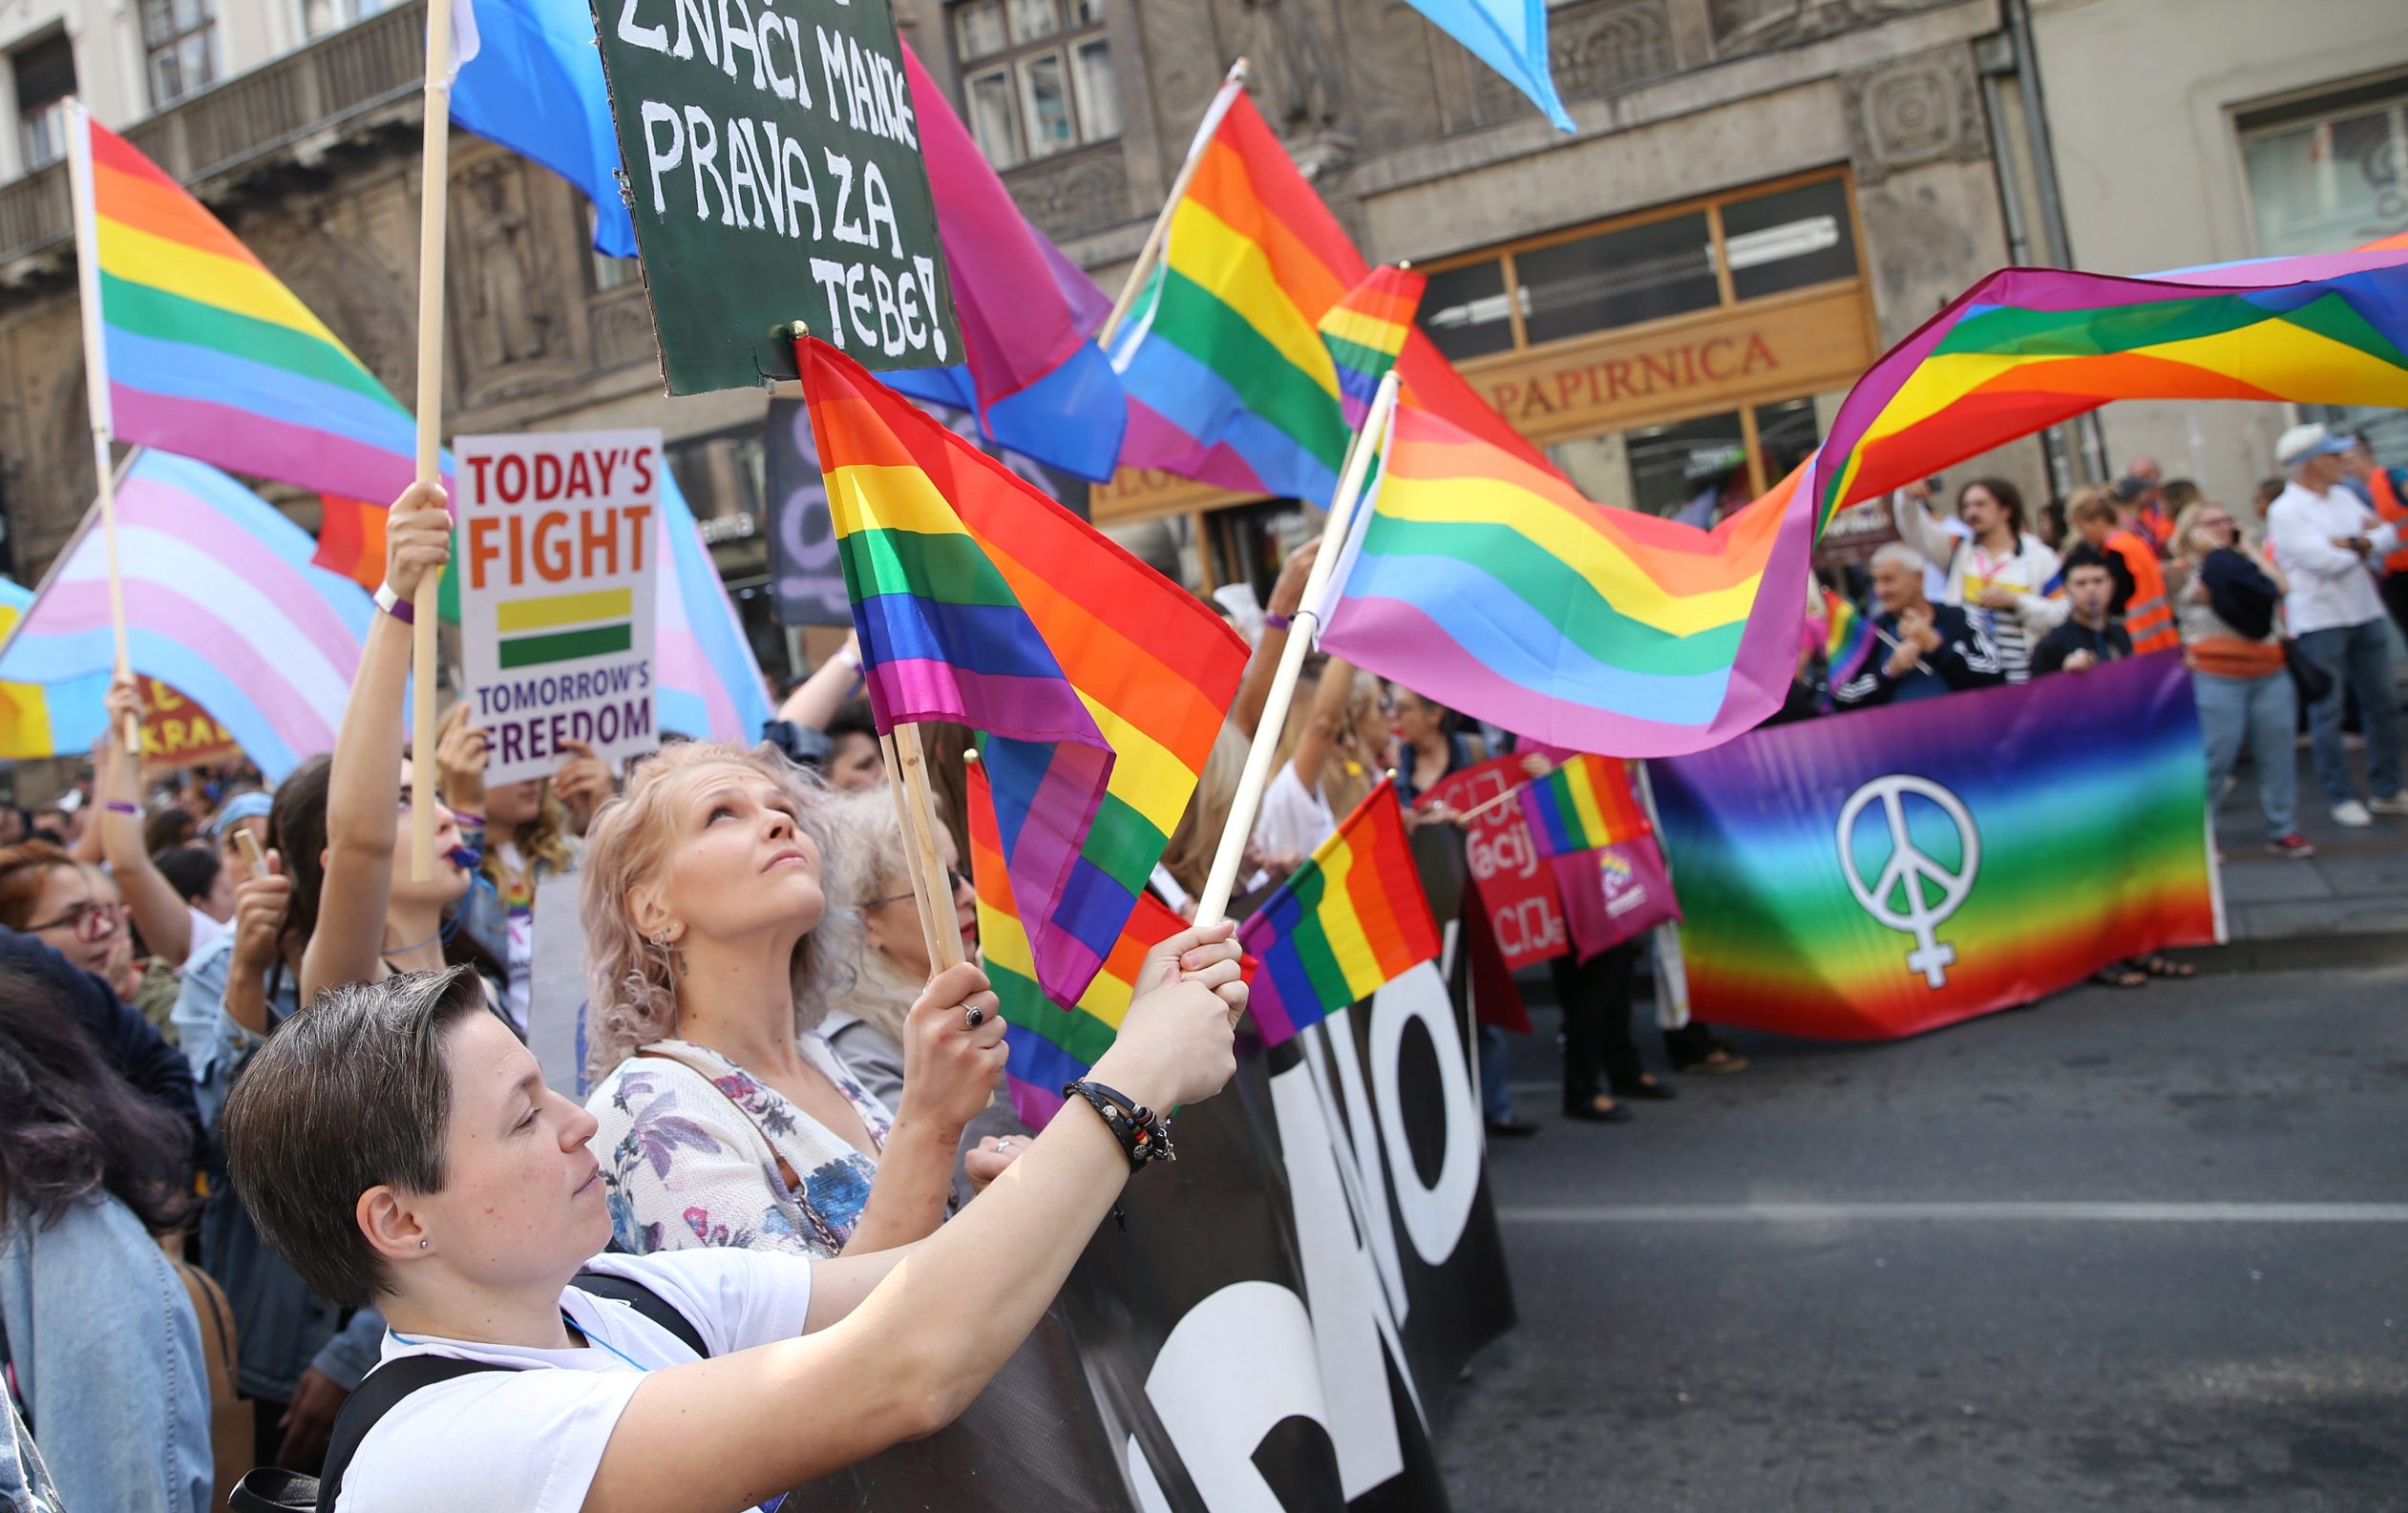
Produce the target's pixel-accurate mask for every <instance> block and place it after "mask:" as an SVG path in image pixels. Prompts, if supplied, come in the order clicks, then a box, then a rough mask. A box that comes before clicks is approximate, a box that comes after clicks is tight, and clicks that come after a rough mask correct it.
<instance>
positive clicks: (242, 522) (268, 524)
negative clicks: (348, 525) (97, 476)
mask: <svg viewBox="0 0 2408 1513" xmlns="http://www.w3.org/2000/svg"><path fill="white" fill-rule="evenodd" d="M116 507H117V555H118V561H119V565H120V572H121V575H122V577H123V579H124V584H125V616H126V641H127V650H128V652H129V654H130V656H131V659H132V661H133V663H134V670H135V671H136V672H137V673H140V674H141V675H143V676H144V677H148V678H157V679H158V680H160V681H161V682H163V683H168V684H170V685H172V686H174V687H175V688H177V689H179V690H180V691H181V692H182V693H184V694H185V695H186V696H187V697H189V698H190V699H192V700H193V701H194V702H196V703H198V704H200V705H201V707H202V708H204V709H206V710H208V711H209V713H210V714H211V715H213V716H214V717H215V718H216V719H217V722H218V724H220V725H223V726H224V727H225V729H226V731H227V733H228V734H230V735H232V736H233V738H234V740H235V742H236V744H238V745H239V746H242V747H243V753H244V754H245V755H247V756H248V757H249V758H250V759H251V760H252V761H253V762H255V763H257V764H258V765H259V769H260V771H261V773H262V774H263V775H264V776H265V777H266V779H267V781H268V782H269V783H271V784H272V783H280V782H282V781H284V778H285V774H286V773H288V772H290V771H291V770H292V769H293V768H294V767H297V766H299V765H300V763H301V761H302V759H303V758H305V757H308V756H312V755H315V754H316V753H318V752H320V751H330V750H332V749H334V732H335V727H336V726H337V725H340V724H341V723H342V719H343V705H344V704H345V702H346V701H347V700H349V697H350V693H351V679H352V675H353V674H354V673H356V672H357V671H358V670H359V659H360V645H361V643H362V642H363V641H365V640H366V639H367V636H368V624H369V619H370V616H371V615H372V614H373V613H374V605H373V604H372V603H371V601H370V599H369V596H368V594H367V593H366V591H364V590H363V589H362V588H361V587H360V586H359V585H358V584H357V583H353V582H351V581H349V579H346V578H340V577H338V576H336V575H335V574H332V573H328V572H326V571H324V570H323V569H320V568H317V567H315V566H312V565H311V563H310V556H311V553H312V552H313V550H314V548H315V543H313V542H312V541H311V540H310V539H309V535H308V533H307V532H306V531H304V530H302V529H301V527H299V526H297V525H295V524H293V523H292V522H291V521H290V520H288V519H286V518H285V516H284V515H282V514H281V513H279V512H278V511H276V510H275V509H273V508H271V507H270V506H269V505H268V504H267V503H266V502H265V501H264V500H262V499H261V498H260V497H259V496H258V495H257V494H253V493H251V492H250V491H249V490H248V489H245V488H243V486H242V485H241V484H239V483H236V482H235V481H234V480H233V479H232V478H229V477H227V476H226V475H225V474H224V473H220V472H219V471H218V470H216V469H215V468H212V467H210V466H209V465H208V464H206V463H201V462H194V461H191V460H189V459H187V458H183V457H174V456H170V455H168V454H167V453H165V452H143V453H142V454H141V455H140V456H138V457H137V458H136V459H135V462H134V465H133V466H132V467H131V468H129V469H128V470H127V471H126V474H125V477H124V479H123V481H121V482H120V483H119V484H118V486H117V501H116ZM97 519H98V513H97V511H96V510H95V511H93V512H90V513H87V514H86V515H85V516H84V523H83V525H82V527H81V528H80V529H79V530H78V531H77V533H76V535H75V537H74V540H73V541H71V542H70V543H69V544H68V547H67V549H66V550H65V551H64V552H61V553H60V554H59V556H58V559H57V561H56V562H55V563H54V564H53V566H52V568H51V571H50V576H49V577H48V578H45V579H44V580H43V582H42V586H41V589H40V591H39V592H38V593H37V594H35V596H34V599H33V603H32V607H31V608H29V609H27V610H26V611H25V612H24V618H23V619H21V620H18V621H17V623H16V626H15V629H14V631H13V633H12V634H11V635H10V637H9V639H8V641H7V643H6V645H5V646H0V682H18V683H47V684H51V685H53V688H54V689H57V688H62V687H65V688H72V687H73V686H74V685H75V684H77V683H79V682H81V681H82V680H85V679H90V678H94V677H98V678H100V679H101V680H102V681H103V686H104V688H105V686H106V679H107V677H108V673H109V669H110V667H111V666H112V665H113V664H114V663H115V662H116V646H115V643H114V639H113V637H112V636H111V633H110V628H109V583H108V562H107V549H106V546H105V544H104V543H103V542H102V540H101V537H100V532H99V530H98V527H97Z"/></svg>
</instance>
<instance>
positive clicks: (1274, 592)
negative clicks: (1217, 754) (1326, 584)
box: [1229, 536, 1321, 741]
mask: <svg viewBox="0 0 2408 1513" xmlns="http://www.w3.org/2000/svg"><path fill="white" fill-rule="evenodd" d="M1320 555H1321V543H1320V537H1319V536H1316V537H1314V538H1313V539H1312V540H1310V541H1307V542H1305V543H1304V544H1303V545H1302V546H1299V547H1298V548H1297V549H1296V550H1295V551H1294V552H1293V553H1291V554H1289V557H1288V559H1287V563H1286V565H1285V566H1283V567H1281V568H1280V569H1279V576H1278V579H1277V580H1276V581H1274V582H1273V583H1272V585H1271V601H1270V602H1269V603H1267V604H1265V605H1263V611H1264V613H1265V614H1266V615H1276V616H1278V618H1279V620H1280V621H1281V623H1279V624H1277V625H1275V624H1273V623H1271V621H1270V620H1264V621H1263V622H1262V640H1261V641H1259V642H1257V644H1256V646H1255V654H1254V656H1252V657H1251V658H1249V659H1247V662H1246V672H1245V676H1244V677H1242V678H1240V679H1238V680H1237V697H1236V699H1235V700H1233V701H1232V702H1231V704H1230V705H1229V718H1230V721H1231V723H1233V724H1234V725H1236V726H1237V730H1238V733H1239V734H1241V735H1243V736H1244V737H1245V738H1246V739H1247V740H1249V741H1251V740H1253V739H1254V738H1255V731H1256V730H1257V729H1258V728H1260V727H1261V725H1262V706H1263V705H1264V704H1268V703H1269V702H1270V700H1271V680H1272V676H1273V675H1274V674H1275V673H1277V672H1278V670H1279V654H1280V653H1281V652H1283V651H1285V650H1286V649H1287V644H1288V627H1287V625H1286V623H1285V622H1286V621H1287V620H1291V619H1293V618H1295V615H1296V612H1297V610H1298V609H1299V608H1301V607H1302V605H1303V603H1304V580H1305V579H1306V578H1310V577H1311V576H1312V574H1313V559H1314V558H1315V557H1319V556H1320Z"/></svg>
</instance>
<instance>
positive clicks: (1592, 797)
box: [1521, 753, 1652, 856]
mask: <svg viewBox="0 0 2408 1513" xmlns="http://www.w3.org/2000/svg"><path fill="white" fill-rule="evenodd" d="M1521 802H1522V818H1523V819H1524V820H1525V821H1527V822H1528V823H1529V825H1530V829H1531V842H1532V844H1534V845H1535V846H1536V847H1537V848H1538V854H1540V855H1541V856H1568V855H1570V854H1572V853H1573V852H1574V851H1595V850H1596V849H1597V848H1598V847H1600V846H1612V845H1614V844H1616V842H1619V841H1627V840H1631V839H1634V838H1635V837H1637V836H1640V835H1644V834H1646V833H1648V831H1649V830H1650V829H1652V827H1651V826H1649V825H1648V823H1647V811H1646V810H1645V809H1641V808H1639V804H1638V799H1637V797H1636V796H1635V795H1634V794H1633V793H1632V792H1631V780H1630V774H1628V773H1627V772H1624V771H1623V770H1622V764H1621V763H1620V762H1619V761H1618V760H1616V759H1615V758H1611V757H1601V756H1591V755H1588V754H1586V753H1583V754H1581V755H1579V756H1575V757H1574V758H1573V759H1572V760H1571V761H1569V762H1566V763H1565V764H1564V765H1563V766H1561V767H1557V768H1555V769H1554V770H1553V771H1552V772H1550V773H1548V774H1547V775H1546V776H1545V777H1543V778H1532V779H1531V781H1529V782H1528V783H1525V784H1523V785H1522V800H1521Z"/></svg>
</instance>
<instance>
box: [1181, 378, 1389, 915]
mask: <svg viewBox="0 0 2408 1513" xmlns="http://www.w3.org/2000/svg"><path fill="white" fill-rule="evenodd" d="M1396 395H1397V376H1396V370H1395V369H1394V368H1390V369H1389V370H1388V372H1387V374H1386V376H1385V377H1384V378H1382V379H1381V380H1380V389H1379V392H1378V393H1376V394H1374V395H1373V396H1372V399H1371V409H1370V410H1368V411H1367V412H1366V413H1365V414H1364V415H1363V417H1362V430H1361V431H1357V432H1356V433H1355V439H1354V443H1353V445H1352V446H1350V447H1349V448H1348V449H1347V451H1346V466H1345V468H1344V470H1343V471H1342V472H1341V473H1340V474H1339V477H1338V493H1337V494H1336V495H1334V496H1333V497H1332V498H1331V499H1330V501H1329V519H1328V520H1327V521H1326V522H1325V523H1323V525H1322V526H1321V550H1320V556H1319V557H1315V558H1313V570H1312V572H1311V573H1309V574H1307V575H1306V576H1305V578H1304V594H1303V599H1302V601H1301V602H1300V603H1299V606H1298V608H1297V611H1296V617H1295V618H1296V620H1298V621H1299V623H1298V624H1297V626H1296V627H1295V628H1294V629H1293V630H1291V631H1290V632H1289V633H1288V641H1287V644H1286V645H1285V646H1284V647H1282V648H1281V649H1280V652H1279V667H1278V672H1276V673H1274V674H1273V675H1272V679H1271V693H1270V696H1269V697H1268V698H1266V699H1265V700H1264V701H1263V705H1262V719H1261V721H1260V723H1258V724H1257V725H1256V726H1255V739H1254V745H1252V746H1248V747H1247V748H1246V767H1245V771H1244V774H1243V775H1242V776H1240V777H1239V778H1238V780H1237V796H1236V800H1235V801H1234V802H1232V803H1231V805H1230V807H1229V828H1228V829H1226V830H1222V831H1221V843H1220V849H1219V850H1218V851H1215V852H1214V853H1213V870H1212V872H1210V873H1209V874H1208V875H1207V876H1206V877H1205V879H1204V891H1203V892H1202V893H1198V894H1197V895H1196V900H1195V922H1196V923H1197V924H1198V925H1216V924H1218V923H1220V922H1221V920H1222V919H1224V918H1226V917H1227V915H1228V910H1229V895H1230V894H1231V893H1235V892H1236V887H1237V869H1238V867H1239V865H1240V864H1241V863H1242V862H1243V860H1244V858H1245V854H1246V842H1247V841H1248V840H1249V839H1250V838H1252V836H1253V835H1254V830H1255V814H1256V812H1257V810H1259V809H1261V808H1262V795H1263V790H1264V789H1265V788H1269V787H1270V785H1271V778H1272V771H1271V758H1272V756H1273V755H1274V754H1275V753H1276V751H1277V750H1278V745H1279V731H1280V728H1281V727H1282V726H1284V725H1286V724H1287V718H1288V705H1289V704H1292V703H1294V702H1295V700H1296V679H1297V675H1298V674H1299V673H1300V672H1301V671H1303V669H1304V658H1305V654H1306V653H1308V652H1309V651H1311V650H1312V647H1313V642H1314V641H1318V640H1320V630H1321V600H1322V599H1324V598H1326V597H1327V595H1326V592H1325V591H1326V589H1327V588H1328V585H1329V579H1330V577H1331V575H1332V574H1333V573H1335V572H1336V571H1337V568H1338V558H1339V557H1341V556H1342V555H1343V554H1344V552H1345V547H1346V535H1347V532H1348V531H1349V530H1350V529H1351V528H1352V526H1353V523H1354V515H1355V505H1356V503H1357V502H1358V501H1359V500H1360V499H1361V498H1362V485H1363V481H1364V479H1365V477H1366V476H1367V475H1368V474H1369V473H1370V472H1371V454H1372V453H1373V452H1377V451H1378V450H1379V437H1380V436H1381V434H1382V433H1383V432H1384V431H1386V429H1387V425H1388V417H1389V416H1390V415H1391V414H1393V413H1394V412H1395V410H1396Z"/></svg>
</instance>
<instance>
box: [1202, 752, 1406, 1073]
mask: <svg viewBox="0 0 2408 1513" xmlns="http://www.w3.org/2000/svg"><path fill="white" fill-rule="evenodd" d="M1237 938H1238V939H1239V940H1240V941H1242V942H1244V944H1245V948H1246V950H1247V951H1248V952H1249V953H1251V954H1252V955H1255V956H1260V957H1261V958H1262V967H1261V969H1260V970H1259V971H1257V972H1256V973H1255V975H1254V993H1253V996H1252V998H1250V999H1249V1001H1248V1004H1247V1012H1248V1013H1250V1014H1252V1015H1253V1016H1254V1020H1255V1024H1256V1025H1257V1027H1258V1028H1259V1029H1260V1030H1261V1031H1262V1038H1263V1040H1265V1041H1266V1042H1267V1043H1269V1044H1272V1045H1277V1044H1278V1043H1279V1042H1280V1041H1281V1040H1290V1039H1293V1038H1294V1037H1295V1035H1296V1033H1297V1032H1298V1031H1299V1030H1302V1029H1306V1028H1309V1027H1310V1026H1312V1025H1315V1024H1319V1023H1320V1021H1321V1020H1322V1019H1327V1018H1328V1017H1329V1016H1330V1015H1332V1014H1334V1013H1336V1012H1337V1011H1338V1010H1340V1009H1342V1008H1344V1007H1346V1006H1347V1005H1348V1004H1350V1003H1359V1002H1361V1001H1362V1000H1363V999H1364V998H1369V997H1371V995H1372V994H1374V993H1376V992H1378V991H1379V990H1380V987H1381V985H1382V984H1384V983H1386V982H1388V981H1391V980H1393V979H1394V978H1396V977H1399V976H1401V975H1403V973H1404V972H1405V969H1406V968H1408V967H1411V966H1413V965H1415V964H1416V963H1419V962H1423V961H1427V960H1428V959H1429V958H1430V957H1432V956H1436V955H1438V924H1437V922H1436V921H1435V920H1433V919H1432V918H1431V917H1430V913H1429V898H1428V896H1427V895H1426V894H1425V893H1423V892H1422V873H1421V870H1420V869H1419V868H1417V867H1416V866H1414V865H1413V850H1412V848H1411V847H1410V846H1409V845H1407V844H1406V843H1405V811H1404V809H1401V808H1400V807H1399V806H1398V804H1397V801H1396V785H1395V783H1394V782H1393V781H1389V782H1383V783H1382V784H1380V786H1379V787H1377V788H1373V789H1372V790H1371V791H1370V792H1369V793H1368V794H1366V795H1364V797H1363V801H1362V803H1360V804H1358V805H1356V806H1355V809H1354V812H1353V813H1351V814H1349V815H1347V816H1346V817H1345V819H1344V820H1342V821H1341V822H1340V824H1339V826H1338V832H1337V833H1336V834H1334V835H1332V836H1331V837H1330V838H1329V839H1327V840H1325V841H1323V842H1321V844H1320V846H1318V847H1316V848H1315V849H1314V851H1313V854H1312V855H1311V857H1309V858H1307V859H1306V861H1305V863H1304V865H1303V866H1301V867H1299V868H1298V869H1297V870H1296V871H1295V872H1291V873H1289V874H1288V878H1287V881H1285V882H1283V883H1281V884H1280V885H1279V886H1278V888H1277V889H1276V890H1274V891H1273V892H1272V894H1271V896H1270V897H1268V898H1266V899H1264V900H1263V901H1262V906H1261V907H1260V908H1259V909H1257V910H1256V911H1255V912H1254V914H1253V915H1252V916H1251V917H1250V918H1248V919H1247V921H1246V922H1245V923H1244V924H1242V925H1240V926H1238V927H1237Z"/></svg>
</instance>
